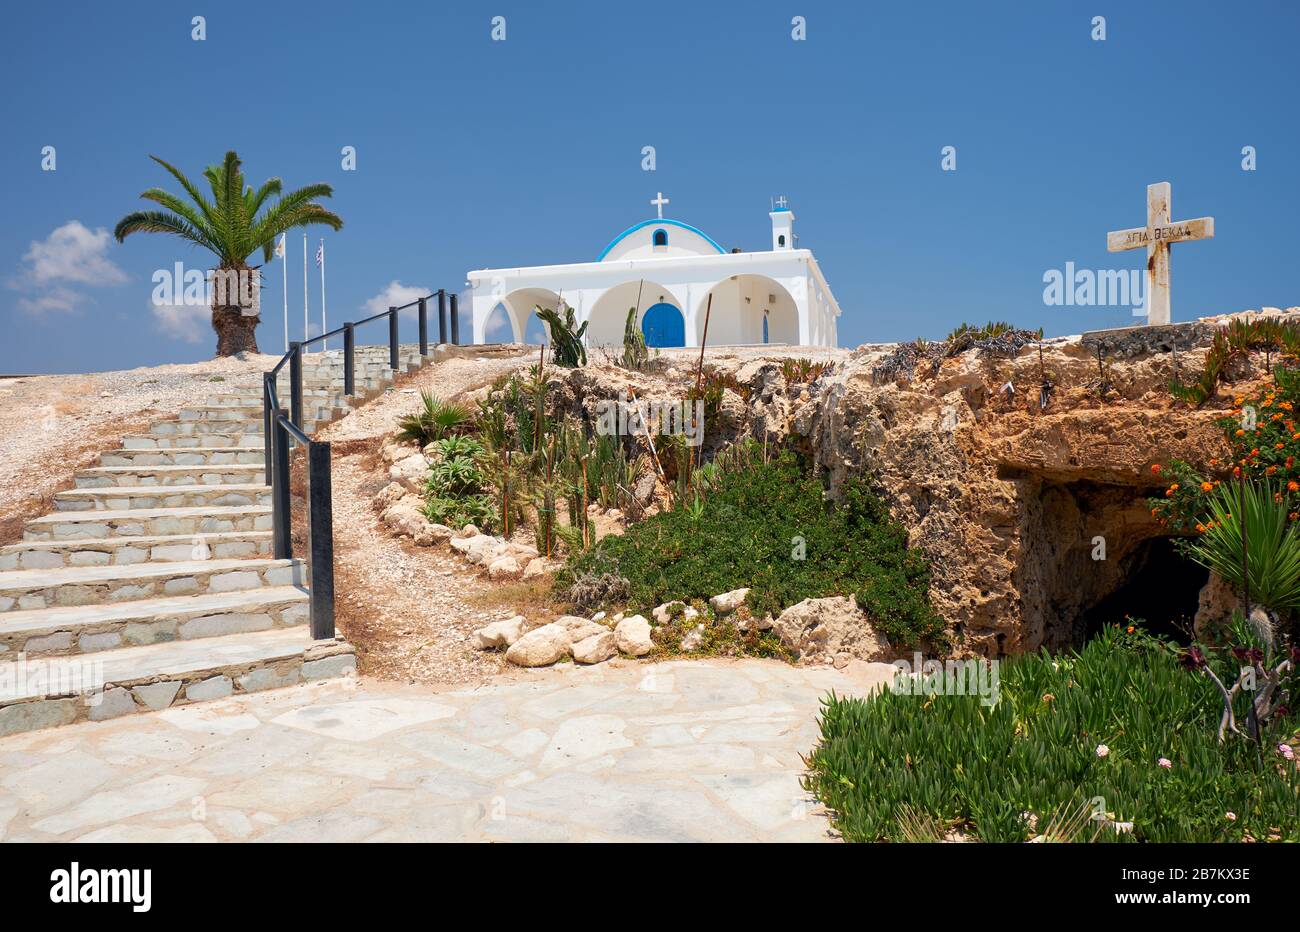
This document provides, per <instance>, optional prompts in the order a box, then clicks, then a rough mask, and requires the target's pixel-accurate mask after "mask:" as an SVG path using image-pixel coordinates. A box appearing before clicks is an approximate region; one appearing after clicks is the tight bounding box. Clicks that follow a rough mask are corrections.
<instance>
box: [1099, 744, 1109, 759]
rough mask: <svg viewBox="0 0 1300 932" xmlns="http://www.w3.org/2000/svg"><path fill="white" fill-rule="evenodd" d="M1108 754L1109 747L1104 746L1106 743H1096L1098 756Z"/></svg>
mask: <svg viewBox="0 0 1300 932" xmlns="http://www.w3.org/2000/svg"><path fill="white" fill-rule="evenodd" d="M1108 754H1110V748H1108V747H1106V745H1104V744H1099V745H1097V756H1098V757H1105V756H1106V755H1108Z"/></svg>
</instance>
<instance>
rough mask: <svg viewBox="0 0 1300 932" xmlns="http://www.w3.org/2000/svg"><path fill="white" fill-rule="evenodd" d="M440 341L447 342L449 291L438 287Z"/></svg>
mask: <svg viewBox="0 0 1300 932" xmlns="http://www.w3.org/2000/svg"><path fill="white" fill-rule="evenodd" d="M438 342H439V343H446V342H447V292H445V291H444V290H442V289H441V288H439V289H438Z"/></svg>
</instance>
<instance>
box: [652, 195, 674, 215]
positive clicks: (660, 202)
mask: <svg viewBox="0 0 1300 932" xmlns="http://www.w3.org/2000/svg"><path fill="white" fill-rule="evenodd" d="M650 203H651V204H653V205H654V206H655V207H657V208H659V219H660V220H662V219H663V218H664V205H665V204H667V203H669V201H668V198H666V197H664V192H662V191H660V192H658V196H656V197H655V199H654V200H653V201H651V202H650Z"/></svg>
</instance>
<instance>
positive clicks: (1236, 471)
mask: <svg viewBox="0 0 1300 932" xmlns="http://www.w3.org/2000/svg"><path fill="white" fill-rule="evenodd" d="M1232 476H1233V478H1234V479H1240V478H1241V467H1240V466H1233V467H1232Z"/></svg>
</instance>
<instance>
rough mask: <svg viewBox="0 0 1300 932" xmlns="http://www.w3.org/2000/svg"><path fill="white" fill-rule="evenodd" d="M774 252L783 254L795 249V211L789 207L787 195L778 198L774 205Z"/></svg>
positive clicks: (772, 214) (772, 216)
mask: <svg viewBox="0 0 1300 932" xmlns="http://www.w3.org/2000/svg"><path fill="white" fill-rule="evenodd" d="M768 216H770V217H771V218H772V250H773V252H783V251H786V250H790V249H794V211H793V210H791V209H790V207H789V201H787V200H786V199H785V195H782V196H781V197H778V198H777V199H776V200H775V201H774V202H773V204H772V212H771V213H770V214H769V215H768Z"/></svg>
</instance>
